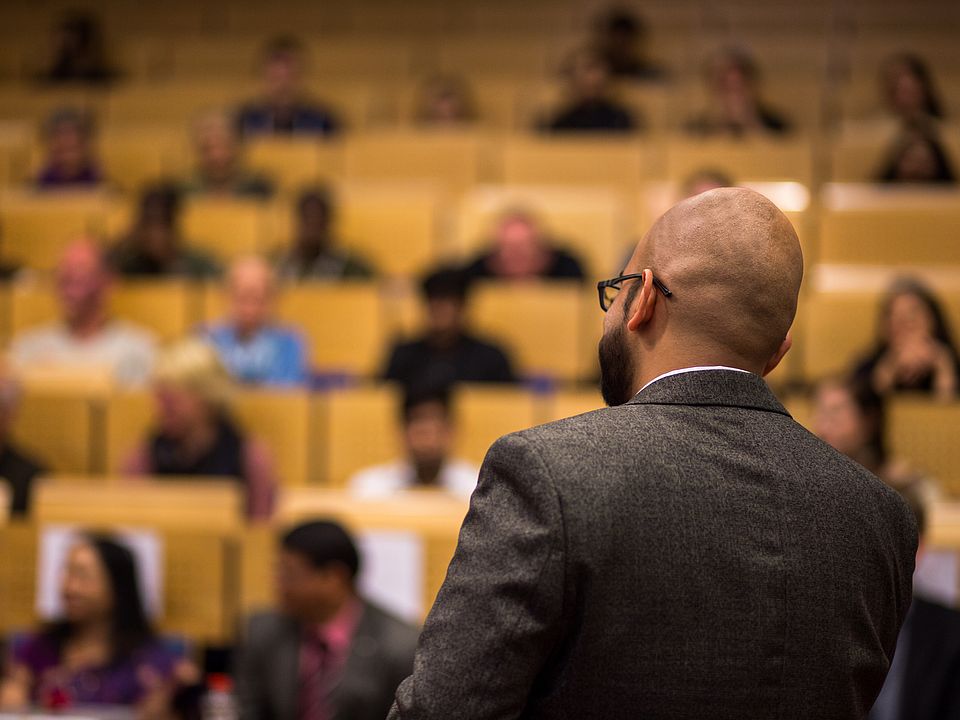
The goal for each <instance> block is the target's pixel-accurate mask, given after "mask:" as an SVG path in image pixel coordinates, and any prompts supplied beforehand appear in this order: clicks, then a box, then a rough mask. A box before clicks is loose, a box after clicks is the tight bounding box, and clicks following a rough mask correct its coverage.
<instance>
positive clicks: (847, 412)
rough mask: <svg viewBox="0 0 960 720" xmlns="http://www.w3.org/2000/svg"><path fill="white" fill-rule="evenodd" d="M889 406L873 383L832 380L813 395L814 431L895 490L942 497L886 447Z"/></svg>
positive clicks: (927, 497)
mask: <svg viewBox="0 0 960 720" xmlns="http://www.w3.org/2000/svg"><path fill="white" fill-rule="evenodd" d="M886 420H887V416H886V403H885V401H884V399H883V397H882V396H881V395H878V394H877V393H876V392H874V390H873V388H872V387H870V384H869V383H867V382H864V381H863V380H862V379H856V378H839V377H838V378H829V379H826V380H823V381H821V382H820V383H818V384H817V386H816V388H815V390H814V394H813V430H814V432H815V433H816V434H817V435H818V436H819V437H820V439H822V440H824V441H825V442H827V443H828V444H830V445H831V446H833V447H834V448H835V449H837V450H839V451H840V452H842V453H843V454H844V455H846V456H847V457H849V458H851V459H852V460H856V461H857V462H858V463H860V464H861V465H863V466H864V467H865V468H867V470H869V471H870V472H872V473H873V474H874V475H876V476H877V477H879V478H880V479H881V480H883V481H884V482H885V483H887V485H889V486H890V487H892V488H894V489H895V490H903V489H904V488H908V487H910V488H913V489H914V490H915V491H916V492H918V493H920V494H921V495H922V497H923V498H924V499H925V501H927V502H933V501H935V500H937V499H939V497H940V491H939V488H938V486H937V484H936V483H935V482H934V481H933V480H931V479H929V478H925V477H923V476H922V475H920V474H919V473H917V472H916V471H915V470H913V469H911V468H910V466H909V465H908V464H907V463H906V462H905V461H903V460H900V459H897V458H892V457H890V453H889V450H888V448H887V439H886V438H887V434H886V433H887V422H886Z"/></svg>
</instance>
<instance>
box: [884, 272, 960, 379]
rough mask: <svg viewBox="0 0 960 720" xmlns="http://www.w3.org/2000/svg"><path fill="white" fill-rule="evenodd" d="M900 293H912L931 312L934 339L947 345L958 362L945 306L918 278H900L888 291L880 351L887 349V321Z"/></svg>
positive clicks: (885, 299) (885, 300)
mask: <svg viewBox="0 0 960 720" xmlns="http://www.w3.org/2000/svg"><path fill="white" fill-rule="evenodd" d="M900 295H912V296H913V297H915V298H917V299H918V300H919V301H920V302H922V303H923V305H924V307H926V308H927V311H928V312H929V313H930V317H931V318H933V337H934V339H936V340H937V341H938V342H940V343H942V344H943V345H945V346H946V347H947V349H948V350H949V351H950V354H951V356H952V357H953V358H954V361H955V362H956V358H957V349H956V345H954V344H953V334H952V333H951V331H950V323H949V322H948V321H947V316H946V313H945V312H944V310H943V306H942V305H941V304H940V301H939V300H938V299H937V296H936V295H935V294H934V293H933V291H932V290H931V289H930V288H928V287H927V286H926V285H924V284H923V283H922V282H920V281H919V280H917V279H916V278H900V279H898V280H897V281H896V282H894V284H893V285H892V286H891V287H890V290H888V291H887V295H886V297H885V298H884V299H883V302H882V303H881V305H880V314H879V328H878V330H879V332H878V340H879V342H878V350H879V351H880V352H883V351H885V350H886V347H887V342H888V341H887V338H886V337H885V333H886V322H887V319H888V318H889V317H890V307H891V306H892V305H893V301H894V300H895V299H896V298H897V297H898V296H900Z"/></svg>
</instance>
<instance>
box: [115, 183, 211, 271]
mask: <svg viewBox="0 0 960 720" xmlns="http://www.w3.org/2000/svg"><path fill="white" fill-rule="evenodd" d="M180 208H181V200H180V192H179V190H178V189H177V188H176V187H174V186H172V185H169V184H160V185H155V186H153V187H150V188H148V189H147V190H145V191H144V193H143V195H142V196H141V198H140V210H139V213H138V215H137V218H136V220H135V221H134V223H133V226H132V227H131V228H130V230H129V231H128V232H127V234H126V235H125V236H124V237H123V238H122V239H121V240H120V241H119V242H118V243H117V244H116V245H115V246H114V247H113V249H112V250H111V251H110V254H109V260H110V264H111V265H112V266H113V268H114V270H115V271H116V272H117V273H118V274H120V275H123V276H125V277H131V278H147V277H183V278H189V279H192V280H202V279H205V278H211V277H216V276H217V275H219V274H220V268H219V266H218V265H217V262H216V261H215V260H214V259H213V258H212V257H211V256H210V255H208V254H207V253H204V252H202V251H200V250H196V249H194V248H192V247H190V245H189V244H188V243H186V242H184V240H183V237H182V235H181V230H180Z"/></svg>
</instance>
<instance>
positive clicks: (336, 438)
mask: <svg viewBox="0 0 960 720" xmlns="http://www.w3.org/2000/svg"><path fill="white" fill-rule="evenodd" d="M317 403H318V412H319V413H320V414H319V416H318V417H320V418H321V420H320V426H319V427H320V440H319V442H318V445H319V448H320V451H321V454H320V472H319V477H318V478H317V481H319V482H322V484H324V485H326V486H328V487H335V488H338V487H344V486H345V485H346V483H347V481H348V480H349V479H350V478H351V477H352V476H353V474H354V473H356V472H357V471H358V470H361V469H363V468H365V467H369V466H371V465H378V464H380V463H385V462H389V461H391V460H394V459H396V458H397V457H398V455H399V453H400V452H401V450H400V437H399V419H400V397H399V392H398V390H397V389H396V388H394V387H391V386H377V387H362V388H355V389H350V390H341V391H336V392H332V393H330V394H328V395H327V396H325V397H323V398H319V399H318V400H317Z"/></svg>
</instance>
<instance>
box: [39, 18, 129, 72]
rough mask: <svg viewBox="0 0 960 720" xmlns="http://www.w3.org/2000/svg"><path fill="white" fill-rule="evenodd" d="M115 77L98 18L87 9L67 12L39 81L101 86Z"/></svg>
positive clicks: (56, 30) (58, 28) (59, 26)
mask: <svg viewBox="0 0 960 720" xmlns="http://www.w3.org/2000/svg"><path fill="white" fill-rule="evenodd" d="M116 77H117V72H116V70H115V69H114V68H113V67H111V65H110V62H109V60H108V59H107V53H106V51H105V49H104V41H103V33H102V31H101V29H100V22H99V20H98V19H97V17H96V16H95V15H93V14H91V13H88V12H85V11H72V12H70V13H68V14H66V15H65V16H64V17H63V19H62V20H61V21H60V22H59V23H58V24H57V26H56V28H55V38H54V47H53V57H52V58H51V60H50V64H49V66H48V67H47V68H46V69H44V70H43V72H42V73H41V74H40V76H39V80H40V81H41V82H46V83H50V84H55V85H61V84H68V83H78V84H79V83H83V84H88V85H102V84H104V83H107V82H110V81H111V80H114V79H116Z"/></svg>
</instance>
